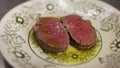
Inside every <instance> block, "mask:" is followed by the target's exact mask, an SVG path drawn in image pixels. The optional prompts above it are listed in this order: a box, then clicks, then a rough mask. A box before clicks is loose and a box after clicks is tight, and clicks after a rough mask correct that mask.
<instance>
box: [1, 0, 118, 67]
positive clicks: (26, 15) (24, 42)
mask: <svg viewBox="0 0 120 68" xmlns="http://www.w3.org/2000/svg"><path fill="white" fill-rule="evenodd" d="M109 9H110V10H109ZM72 13H75V14H78V15H80V16H82V17H83V18H85V19H89V20H90V21H91V22H92V24H93V26H94V27H95V28H96V30H98V32H99V33H100V35H101V40H100V41H101V44H102V48H101V51H100V52H99V53H98V54H97V55H96V56H95V57H94V58H93V59H92V60H90V61H89V62H86V63H83V64H77V65H71V66H66V65H61V64H60V65H59V64H56V63H51V62H46V61H44V59H42V58H39V57H37V56H36V55H35V54H34V53H33V51H32V50H31V49H30V47H29V43H28V42H29V39H28V37H29V32H30V31H31V28H32V26H33V25H34V24H35V22H36V20H37V19H38V18H39V17H42V16H64V15H67V14H72ZM119 22H120V12H119V11H118V10H116V9H114V8H113V7H111V6H109V5H107V4H105V3H103V2H101V1H92V0H69V1H68V0H44V1H42V0H35V1H28V2H26V3H23V4H21V5H20V6H18V7H16V8H14V9H12V10H11V11H10V12H8V13H7V14H6V15H5V16H4V17H3V19H2V20H1V23H0V26H1V27H0V32H1V34H0V40H1V41H0V43H1V48H0V49H1V52H2V54H3V56H4V57H5V58H6V59H7V60H8V62H9V63H10V64H11V65H13V66H14V67H16V68H61V67H62V68H73V67H74V68H93V67H97V68H98V66H99V68H118V67H119V59H120V57H119V56H120V54H119V52H120V27H119V26H120V23H119ZM107 45H108V46H107ZM39 50H40V51H39V52H37V53H40V54H41V55H42V57H43V56H46V55H45V53H43V51H42V50H41V49H40V48H39ZM69 56H72V58H75V59H76V58H77V57H78V55H76V54H74V52H71V53H69ZM79 56H80V55H79ZM45 60H50V61H53V60H55V59H53V58H51V57H48V56H47V58H45ZM76 61H78V60H76ZM61 63H62V62H61ZM102 65H103V66H102ZM107 66H108V67H107Z"/></svg>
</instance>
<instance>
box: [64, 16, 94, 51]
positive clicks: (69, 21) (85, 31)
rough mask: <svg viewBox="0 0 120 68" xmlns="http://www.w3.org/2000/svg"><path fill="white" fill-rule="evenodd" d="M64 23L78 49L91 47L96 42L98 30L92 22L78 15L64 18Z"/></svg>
mask: <svg viewBox="0 0 120 68" xmlns="http://www.w3.org/2000/svg"><path fill="white" fill-rule="evenodd" d="M62 23H63V24H64V26H65V27H66V29H67V30H68V32H69V34H70V36H71V38H72V39H71V43H72V44H73V43H75V44H74V46H75V47H76V48H78V49H89V48H91V47H93V46H94V45H95V44H96V30H95V29H94V27H93V26H92V24H91V23H90V21H86V20H84V19H82V18H81V17H80V16H78V15H68V16H65V17H63V18H62Z"/></svg>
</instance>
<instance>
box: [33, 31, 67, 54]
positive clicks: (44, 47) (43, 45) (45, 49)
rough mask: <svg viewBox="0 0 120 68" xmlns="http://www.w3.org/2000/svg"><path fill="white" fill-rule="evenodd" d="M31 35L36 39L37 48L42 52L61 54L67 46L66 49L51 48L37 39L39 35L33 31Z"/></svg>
mask: <svg viewBox="0 0 120 68" xmlns="http://www.w3.org/2000/svg"><path fill="white" fill-rule="evenodd" d="M33 35H34V37H35V39H36V41H37V42H38V44H39V46H40V47H41V48H42V49H43V50H44V51H48V52H52V53H61V52H63V51H64V50H66V48H67V46H66V47H64V48H63V47H61V48H60V47H51V46H49V44H46V43H45V42H43V41H42V40H41V39H40V38H39V34H38V33H37V32H36V31H34V29H33Z"/></svg>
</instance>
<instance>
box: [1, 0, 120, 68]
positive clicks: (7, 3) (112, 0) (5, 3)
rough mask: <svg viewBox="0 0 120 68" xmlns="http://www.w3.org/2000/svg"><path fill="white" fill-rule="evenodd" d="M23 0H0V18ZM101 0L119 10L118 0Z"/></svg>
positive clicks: (119, 3)
mask: <svg viewBox="0 0 120 68" xmlns="http://www.w3.org/2000/svg"><path fill="white" fill-rule="evenodd" d="M25 1H27V0H0V20H1V18H2V17H3V16H4V15H5V14H6V13H7V12H8V11H9V10H10V9H12V8H13V7H15V6H16V5H19V4H21V3H23V2H25ZM102 1H104V2H106V3H108V4H111V5H112V6H114V7H115V8H117V9H118V10H120V0H102ZM1 57H2V56H1V55H0V59H2V58H1ZM3 61H4V62H5V63H3V64H5V67H6V68H12V67H11V66H10V65H9V64H8V63H7V62H6V61H5V60H4V59H3ZM0 63H2V60H0ZM0 68H1V66H0Z"/></svg>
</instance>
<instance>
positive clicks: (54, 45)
mask: <svg viewBox="0 0 120 68" xmlns="http://www.w3.org/2000/svg"><path fill="white" fill-rule="evenodd" d="M33 34H34V36H35V38H36V39H37V42H38V44H39V46H41V48H42V49H43V50H46V51H49V52H53V53H59V52H63V51H64V50H65V49H66V48H67V46H68V44H69V35H68V33H67V31H66V29H65V28H64V26H63V25H62V24H61V23H60V20H58V19H56V18H53V17H42V18H40V19H39V20H38V21H37V23H36V25H35V26H34V27H33Z"/></svg>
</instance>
